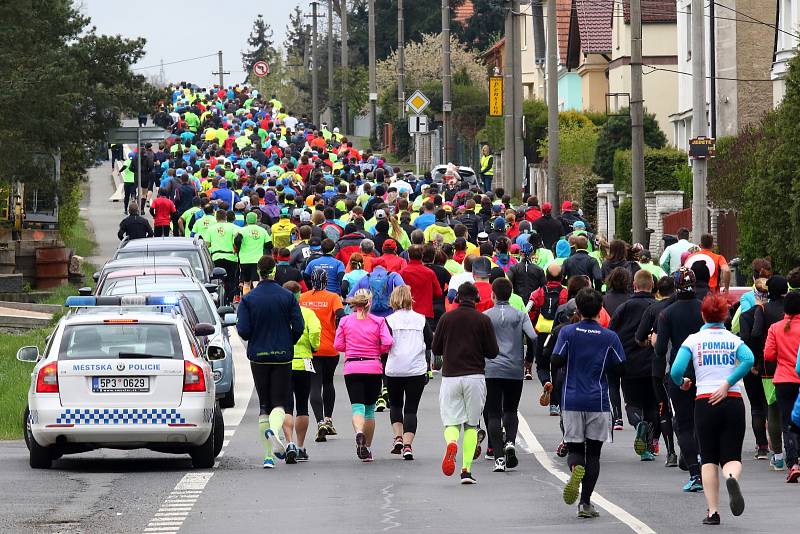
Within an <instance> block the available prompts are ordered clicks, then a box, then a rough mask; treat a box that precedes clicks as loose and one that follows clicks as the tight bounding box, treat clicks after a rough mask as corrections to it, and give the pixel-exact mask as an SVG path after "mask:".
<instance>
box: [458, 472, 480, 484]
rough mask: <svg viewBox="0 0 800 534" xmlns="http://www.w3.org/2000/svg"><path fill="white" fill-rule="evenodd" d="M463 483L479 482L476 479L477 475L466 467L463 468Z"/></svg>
mask: <svg viewBox="0 0 800 534" xmlns="http://www.w3.org/2000/svg"><path fill="white" fill-rule="evenodd" d="M461 483H462V484H477V483H478V481H477V480H475V477H474V476H472V473H470V472H469V471H467V470H466V469H462V470H461Z"/></svg>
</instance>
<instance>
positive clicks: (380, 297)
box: [369, 272, 391, 314]
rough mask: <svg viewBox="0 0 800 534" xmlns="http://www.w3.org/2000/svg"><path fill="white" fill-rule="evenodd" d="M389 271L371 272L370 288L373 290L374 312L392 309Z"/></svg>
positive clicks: (372, 309)
mask: <svg viewBox="0 0 800 534" xmlns="http://www.w3.org/2000/svg"><path fill="white" fill-rule="evenodd" d="M390 275H391V274H390V273H388V272H385V273H383V272H380V273H371V274H369V290H370V291H371V292H372V308H371V311H372V312H373V313H378V314H380V313H384V312H387V311H389V310H390V309H391V307H390V306H389V276H390Z"/></svg>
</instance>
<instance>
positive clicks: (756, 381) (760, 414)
mask: <svg viewBox="0 0 800 534" xmlns="http://www.w3.org/2000/svg"><path fill="white" fill-rule="evenodd" d="M744 389H745V391H747V400H749V401H750V424H751V426H752V427H753V434H754V435H755V437H756V445H758V448H759V449H766V448H767V444H768V443H769V442H768V440H767V396H766V395H765V394H764V385H763V384H762V382H761V377H760V376H758V375H756V374H753V373H747V374H746V375H745V377H744Z"/></svg>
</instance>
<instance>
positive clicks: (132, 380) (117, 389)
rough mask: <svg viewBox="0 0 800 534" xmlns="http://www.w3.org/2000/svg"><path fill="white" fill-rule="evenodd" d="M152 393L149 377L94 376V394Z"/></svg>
mask: <svg viewBox="0 0 800 534" xmlns="http://www.w3.org/2000/svg"><path fill="white" fill-rule="evenodd" d="M148 391H150V377H149V376H93V377H92V392H93V393H142V392H145V393H146V392H148Z"/></svg>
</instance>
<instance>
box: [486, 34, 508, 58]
mask: <svg viewBox="0 0 800 534" xmlns="http://www.w3.org/2000/svg"><path fill="white" fill-rule="evenodd" d="M505 47H506V38H505V37H502V38H501V39H500V40H499V41H497V42H496V43H495V44H493V45H492V46H491V47H490V48H489V49H488V50H487V51H486V52H484V53H483V54H481V57H488V56H492V55H494V54H499V53H501V52H502V51H503V49H504V48H505Z"/></svg>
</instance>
